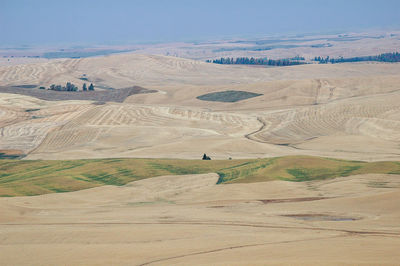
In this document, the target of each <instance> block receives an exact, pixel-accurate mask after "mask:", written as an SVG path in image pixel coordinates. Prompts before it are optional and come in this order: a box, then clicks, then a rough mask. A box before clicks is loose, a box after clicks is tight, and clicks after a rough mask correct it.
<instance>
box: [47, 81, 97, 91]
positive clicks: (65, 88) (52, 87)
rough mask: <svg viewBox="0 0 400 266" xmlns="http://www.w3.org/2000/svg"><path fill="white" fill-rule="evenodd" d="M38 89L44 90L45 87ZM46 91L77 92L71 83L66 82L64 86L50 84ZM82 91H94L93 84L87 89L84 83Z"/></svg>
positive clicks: (76, 88)
mask: <svg viewBox="0 0 400 266" xmlns="http://www.w3.org/2000/svg"><path fill="white" fill-rule="evenodd" d="M39 89H42V90H45V89H46V87H39ZM48 90H52V91H78V87H77V86H75V85H74V84H72V83H71V82H67V84H66V85H65V86H62V85H56V84H51V85H50V87H49V88H48ZM82 91H94V85H93V83H90V85H89V87H88V86H87V85H86V83H84V84H83V86H82Z"/></svg>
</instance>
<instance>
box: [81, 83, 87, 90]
mask: <svg viewBox="0 0 400 266" xmlns="http://www.w3.org/2000/svg"><path fill="white" fill-rule="evenodd" d="M82 90H83V91H87V87H86V83H83V86H82Z"/></svg>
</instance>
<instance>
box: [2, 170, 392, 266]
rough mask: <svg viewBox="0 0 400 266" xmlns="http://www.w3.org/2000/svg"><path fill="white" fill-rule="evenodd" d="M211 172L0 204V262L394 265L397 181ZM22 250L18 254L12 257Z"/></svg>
mask: <svg viewBox="0 0 400 266" xmlns="http://www.w3.org/2000/svg"><path fill="white" fill-rule="evenodd" d="M217 179H218V176H217V175H216V174H203V175H191V176H187V175H186V176H164V177H155V178H150V179H146V180H142V181H136V182H133V183H130V184H128V185H126V186H122V187H116V186H103V187H98V188H92V189H88V190H81V191H78V192H70V193H57V194H48V195H41V196H34V197H15V198H0V211H1V213H2V215H1V216H0V225H1V226H0V234H1V239H0V248H1V250H2V252H1V253H0V261H1V262H2V263H3V264H5V265H10V264H12V265H38V264H40V265H55V264H68V265H110V264H113V265H188V264H196V265H199V264H201V265H206V264H208V265H209V264H213V265H265V264H288V265H293V264H296V265H310V264H312V265H316V264H324V265H338V264H341V265H342V264H343V265H358V264H365V265H377V264H380V265H396V264H398V261H399V260H400V254H399V253H398V252H397V251H398V249H399V248H400V227H399V223H398V221H399V219H400V209H399V204H398V199H399V197H400V194H399V191H400V176H399V175H382V174H378V175H377V174H370V175H357V176H350V177H342V178H336V179H330V180H325V181H311V182H285V181H270V182H262V183H250V184H228V185H215V183H216V181H217ZM21 250H23V252H21Z"/></svg>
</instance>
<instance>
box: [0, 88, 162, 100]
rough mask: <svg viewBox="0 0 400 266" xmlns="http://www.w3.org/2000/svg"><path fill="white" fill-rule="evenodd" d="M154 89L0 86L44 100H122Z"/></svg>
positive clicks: (1, 89) (5, 89)
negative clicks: (45, 88) (58, 88)
mask: <svg viewBox="0 0 400 266" xmlns="http://www.w3.org/2000/svg"><path fill="white" fill-rule="evenodd" d="M154 92H157V91H156V90H149V89H145V88H142V87H139V86H133V87H129V88H124V89H116V90H107V91H77V92H74V93H71V92H69V91H53V90H32V89H27V88H20V87H19V88H15V87H6V86H2V87H0V93H14V94H21V95H27V96H31V97H35V98H38V99H41V100H46V101H67V100H87V101H94V102H118V103H121V102H123V101H124V100H125V99H126V98H127V97H129V96H131V95H135V94H141V93H154Z"/></svg>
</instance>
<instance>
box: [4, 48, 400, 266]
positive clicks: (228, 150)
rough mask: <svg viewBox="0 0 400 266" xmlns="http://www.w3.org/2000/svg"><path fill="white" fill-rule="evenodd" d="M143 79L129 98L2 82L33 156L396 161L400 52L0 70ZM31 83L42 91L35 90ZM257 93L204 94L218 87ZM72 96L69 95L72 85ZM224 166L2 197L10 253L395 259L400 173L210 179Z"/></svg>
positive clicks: (19, 259)
mask: <svg viewBox="0 0 400 266" xmlns="http://www.w3.org/2000/svg"><path fill="white" fill-rule="evenodd" d="M84 74H85V75H86V76H85V77H87V78H88V79H89V81H88V82H93V83H94V84H95V85H96V87H97V90H102V89H105V88H109V87H112V88H115V89H120V88H126V87H131V86H135V85H137V86H142V87H144V88H147V89H155V90H157V92H156V93H149V94H137V95H132V96H129V97H128V98H127V99H126V100H125V101H124V102H123V103H114V102H107V103H104V104H99V103H94V102H92V101H77V100H74V101H45V100H40V99H37V98H33V97H29V96H24V95H17V94H6V93H0V152H4V151H6V152H7V151H10V152H16V151H20V152H22V153H23V154H25V155H26V157H25V158H24V159H28V160H29V159H83V158H110V157H146V158H182V159H200V158H201V156H202V154H203V153H207V154H208V155H209V156H211V157H212V159H227V158H229V157H232V158H234V159H236V158H258V157H273V156H283V155H314V156H326V157H333V158H342V159H352V160H366V161H386V160H391V161H399V160H400V112H399V111H400V87H399V84H400V64H399V63H394V64H386V63H352V64H336V65H315V64H313V65H302V66H293V67H282V68H263V67H249V66H227V65H215V64H209V63H204V62H200V61H193V60H189V59H182V58H175V57H167V56H159V55H149V56H148V55H137V54H121V55H112V56H106V57H96V58H85V59H57V60H49V61H46V62H43V63H42V62H40V63H34V64H20V65H16V66H1V67H0V86H16V85H29V84H36V85H40V86H42V85H43V86H49V85H50V84H53V83H55V84H65V83H66V82H67V81H70V82H73V83H74V84H77V85H79V86H81V85H82V84H83V83H84V81H82V80H81V79H79V78H82V77H83V75H84ZM34 90H36V89H34ZM225 90H241V91H248V92H254V93H261V94H263V95H262V96H259V97H255V98H250V99H247V100H243V101H240V102H236V103H222V102H207V101H201V100H198V99H197V98H196V97H197V96H200V95H203V94H205V93H209V92H218V91H225ZM71 93H74V92H71ZM217 179H218V176H217V174H214V173H210V174H205V175H193V176H167V177H156V178H149V179H146V180H141V181H137V182H133V183H130V184H128V185H126V186H122V187H116V186H103V187H98V188H93V189H87V190H81V191H77V192H70V193H58V194H47V195H41V196H34V197H15V198H0V264H4V265H60V264H61V265H63V264H65V265H146V264H157V265H190V264H203V265H210V264H211V265H235V264H238V265H249V264H251V265H265V264H292V265H293V264H302V265H310V264H312V265H316V264H318V265H320V264H328V265H338V264H340V265H342V264H344V265H346V264H347V265H357V264H365V265H377V264H387V265H396V264H398V263H399V261H400V253H399V252H398V250H399V249H400V228H399V227H400V226H399V221H400V207H399V204H398V202H399V197H400V190H399V189H400V176H398V175H382V174H379V175H378V174H370V175H359V176H351V177H340V178H336V179H333V180H332V179H331V180H325V181H311V182H285V181H271V182H262V183H253V184H229V185H216V182H217Z"/></svg>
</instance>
